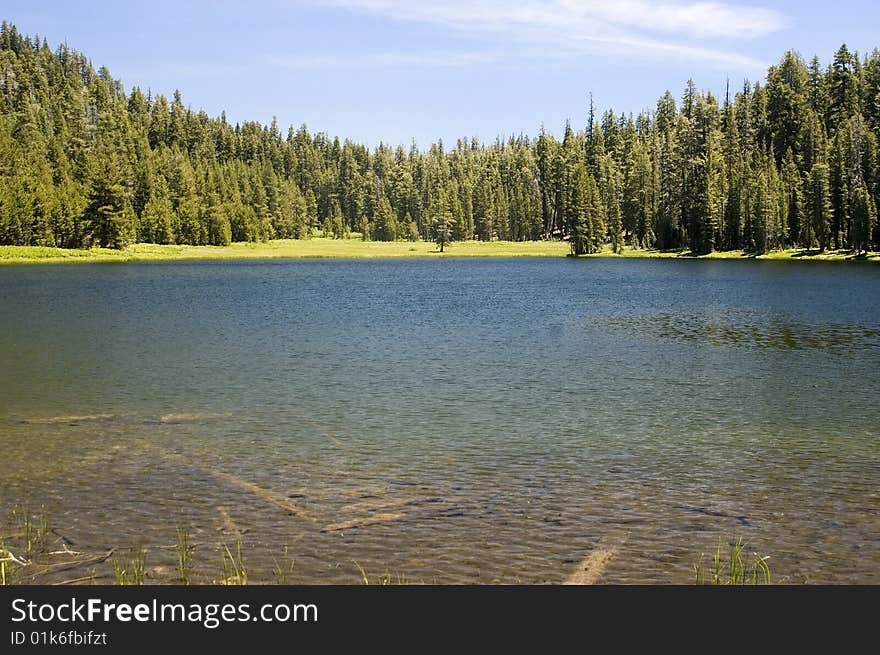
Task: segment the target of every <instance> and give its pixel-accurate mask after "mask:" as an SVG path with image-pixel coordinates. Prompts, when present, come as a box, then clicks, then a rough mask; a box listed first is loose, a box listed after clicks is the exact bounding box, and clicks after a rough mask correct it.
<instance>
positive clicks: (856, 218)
mask: <svg viewBox="0 0 880 655" xmlns="http://www.w3.org/2000/svg"><path fill="white" fill-rule="evenodd" d="M876 224H877V206H876V205H875V204H874V199H873V198H872V197H871V195H870V194H869V193H868V189H867V187H866V186H865V185H864V183H863V184H860V185H859V186H857V187H856V190H855V193H854V196H853V240H852V243H853V250H855V252H856V254H859V253H861V252H867V251H868V249H869V248H870V245H871V235H872V234H873V232H874V226H875V225H876Z"/></svg>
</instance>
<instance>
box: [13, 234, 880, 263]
mask: <svg viewBox="0 0 880 655" xmlns="http://www.w3.org/2000/svg"><path fill="white" fill-rule="evenodd" d="M569 252H570V251H569V247H568V243H567V242H564V241H522V242H515V241H457V242H453V243H451V244H447V245H446V247H445V250H444V252H442V253H441V252H440V251H439V249H438V247H437V245H436V244H434V243H431V242H426V241H416V242H411V241H390V242H389V241H362V240H360V239H358V238H351V239H331V238H324V237H317V238H313V239H308V240H292V239H289V240H276V241H267V242H262V243H250V242H246V243H233V244H232V245H230V246H176V245H168V246H161V245H156V244H152V243H138V244H134V245H132V246H129V247H128V248H126V249H124V250H112V249H109V248H92V249H89V250H74V249H66V248H50V247H45V246H0V264H27V263H40V264H46V263H65V262H131V261H161V260H192V259H282V258H292V259H300V258H404V257H564V256H565V255H567V254H569ZM585 257H623V258H692V257H693V256H692V255H691V254H690V253H689V252H687V251H681V250H671V251H659V250H639V249H634V248H626V249H624V251H623V252H622V253H619V254H615V253H614V252H612V251H611V249H610V247H606V248H605V249H604V250H602V251H600V252H598V253H594V254H591V255H585ZM700 259H762V260H783V261H784V260H791V261H797V260H810V261H849V260H867V261H874V262H877V261H880V253H876V252H875V253H870V254H869V255H868V256H865V255H861V256H859V257H856V256H855V255H853V253H851V252H849V251H826V252H824V253H819V252H818V251H815V250H814V251H809V252H807V251H804V250H801V249H792V250H782V251H774V252H770V253H767V254H764V255H758V256H753V255H749V254H747V253H744V252H742V251H740V250H734V251H726V252H713V253H711V254H709V255H703V256H700Z"/></svg>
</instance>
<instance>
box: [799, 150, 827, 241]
mask: <svg viewBox="0 0 880 655" xmlns="http://www.w3.org/2000/svg"><path fill="white" fill-rule="evenodd" d="M805 199H806V207H805V215H806V216H805V218H806V219H807V220H806V221H805V227H806V230H807V236H806V239H805V244H806V246H807V248H812V246H813V238H814V237H815V239H816V241H818V243H819V249H820V251H822V252H824V251H825V249H827V248H828V245H829V238H830V236H831V221H832V218H833V209H832V206H831V192H830V185H829V182H828V166H827V165H826V164H816V165H814V166H813V168H812V170H811V171H810V177H809V182H808V184H807V187H806V190H805Z"/></svg>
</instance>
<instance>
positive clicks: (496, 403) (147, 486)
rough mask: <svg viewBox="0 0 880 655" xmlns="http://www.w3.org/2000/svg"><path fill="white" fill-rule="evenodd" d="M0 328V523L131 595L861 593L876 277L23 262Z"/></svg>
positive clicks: (643, 267) (678, 268) (568, 268)
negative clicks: (267, 585) (133, 561)
mask: <svg viewBox="0 0 880 655" xmlns="http://www.w3.org/2000/svg"><path fill="white" fill-rule="evenodd" d="M0 324H2V330H0V367H2V369H0V431H2V434H3V453H4V458H3V462H4V465H3V466H2V467H0V501H2V503H0V504H2V508H3V512H4V514H6V515H9V514H10V512H12V511H13V510H14V509H16V508H18V510H17V511H21V510H22V509H28V510H31V511H34V512H36V511H37V510H38V509H39V510H40V511H45V513H46V514H47V515H48V516H49V518H50V521H51V525H52V527H53V529H54V532H53V533H52V539H53V540H57V545H58V546H61V545H63V544H67V547H68V548H69V549H72V550H75V551H77V552H80V553H103V552H106V551H107V550H108V549H110V548H114V547H115V548H119V549H122V548H128V547H132V546H143V547H144V549H145V551H146V565H147V569H148V581H153V582H175V580H176V564H175V562H176V553H175V551H174V544H175V541H176V531H177V529H178V528H182V529H185V530H187V531H188V532H189V535H190V542H191V543H192V544H193V545H194V546H195V548H194V552H193V565H192V579H193V580H194V581H196V582H211V581H215V580H218V579H219V578H220V577H221V576H220V569H221V567H220V560H221V555H220V550H219V548H220V545H221V544H226V545H228V546H229V547H230V549H233V548H234V545H235V544H236V543H238V542H241V544H242V553H243V556H244V559H245V561H246V565H247V567H248V570H249V576H250V579H251V581H253V582H256V581H264V582H271V581H272V580H273V574H272V570H273V567H274V566H275V564H276V562H278V561H285V560H283V558H284V557H285V555H284V551H285V547H286V548H287V553H288V555H287V556H288V557H289V559H291V560H293V561H294V573H293V575H292V576H291V579H290V581H292V582H295V583H359V582H360V580H361V573H360V570H359V567H360V568H363V570H364V571H365V572H366V573H367V574H368V575H369V577H370V578H371V579H374V578H378V577H379V576H381V575H385V574H388V575H389V576H390V577H391V578H392V579H393V580H404V581H409V582H429V583H434V582H436V583H559V582H563V581H565V580H567V579H569V577H570V576H572V575H573V574H575V573H576V572H577V571H582V570H583V568H584V564H583V562H585V561H586V562H587V566H594V567H598V568H597V569H596V570H595V571H594V573H595V575H594V576H593V577H594V578H595V579H596V581H600V582H608V583H688V582H691V581H692V580H693V565H694V564H695V563H696V562H697V561H698V559H699V558H700V555H701V553H702V554H704V555H705V558H706V560H708V559H711V554H712V552H713V551H714V549H715V546H716V545H717V544H718V542H719V539H720V540H723V542H724V543H725V547H726V544H727V543H729V542H730V541H731V540H732V539H734V538H735V537H737V536H742V537H743V538H744V540H746V541H747V542H748V544H749V547H748V549H747V550H748V551H749V552H751V551H753V550H754V551H757V552H759V553H761V554H766V555H770V557H771V559H770V560H769V563H770V565H771V569H772V571H773V575H774V581H787V582H813V583H868V584H877V583H880V443H878V436H880V425H878V415H880V412H878V401H880V377H878V371H880V267H877V266H873V265H859V264H857V263H848V264H838V265H832V264H821V263H816V262H809V263H796V262H755V261H726V260H725V261H705V260H701V261H695V260H614V259H588V260H574V259H570V258H558V259H467V260H463V259H445V260H265V261H247V262H245V261H224V262H183V263H181V262H168V263H161V262H157V263H148V264H147V263H145V264H133V263H130V264H81V265H66V266H57V265H56V266H15V267H0ZM6 518H8V517H6ZM8 522H9V523H10V525H11V524H12V523H14V518H10V519H9V521H8ZM12 529H14V526H13V527H8V529H7V531H9V530H12ZM597 554H598V556H597ZM94 575H95V580H96V581H97V582H112V580H113V574H112V568H111V567H110V566H109V562H108V563H105V564H103V565H101V566H96V567H95V571H94ZM62 577H63V576H62ZM68 577H71V576H70V574H68Z"/></svg>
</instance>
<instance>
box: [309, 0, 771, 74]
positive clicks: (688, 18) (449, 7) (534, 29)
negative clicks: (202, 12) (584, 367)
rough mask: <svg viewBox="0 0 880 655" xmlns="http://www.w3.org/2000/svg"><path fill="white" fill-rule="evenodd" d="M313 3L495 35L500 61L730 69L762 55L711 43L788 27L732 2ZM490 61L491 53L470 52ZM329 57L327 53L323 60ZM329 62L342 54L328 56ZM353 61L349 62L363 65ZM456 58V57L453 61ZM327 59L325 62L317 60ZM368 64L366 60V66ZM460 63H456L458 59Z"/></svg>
mask: <svg viewBox="0 0 880 655" xmlns="http://www.w3.org/2000/svg"><path fill="white" fill-rule="evenodd" d="M305 1H306V2H308V3H309V4H313V5H321V6H330V7H336V8H340V9H345V10H353V11H360V12H365V13H370V14H375V15H380V16H385V17H387V18H391V19H393V20H398V21H407V22H418V23H425V24H431V25H438V26H443V27H447V28H451V29H455V30H458V31H461V32H470V33H475V32H476V33H483V34H488V35H495V36H497V37H498V39H496V40H499V39H503V41H504V46H505V49H504V50H501V49H498V46H497V44H496V52H495V54H493V55H492V57H493V58H497V57H500V56H507V57H509V56H511V54H513V55H514V56H522V54H523V50H522V48H524V47H525V48H531V49H532V52H533V53H535V54H540V55H547V54H552V55H554V56H566V55H568V56H575V55H578V54H583V53H595V52H609V51H614V52H617V53H621V54H628V55H630V56H646V55H647V56H655V55H659V56H665V57H670V58H686V59H698V60H701V61H704V62H707V63H713V64H717V65H724V66H755V65H756V64H758V62H756V61H755V60H754V59H752V58H750V57H748V56H745V55H742V54H740V53H738V52H733V51H730V50H727V49H724V48H718V47H717V46H715V45H713V44H712V43H707V40H717V39H719V38H723V39H725V40H730V41H731V42H732V41H735V40H742V39H752V38H757V37H763V36H768V35H770V34H773V33H775V32H777V31H779V30H781V29H783V28H784V27H786V25H787V19H786V17H785V16H784V15H783V14H781V13H780V12H778V11H776V10H773V9H769V8H762V7H754V6H747V5H740V4H732V3H724V2H693V1H690V2H688V1H685V2H679V1H674V0H665V1H660V2H656V1H651V0H616V1H615V0H599V1H594V0H544V1H542V0H444V1H443V2H421V1H419V0H305ZM463 56H464V57H465V58H467V57H474V58H475V61H482V60H481V59H480V57H484V58H485V57H486V56H487V55H485V54H480V53H474V54H470V55H463ZM371 57H372V58H368V59H367V62H372V63H373V64H377V65H378V64H382V63H383V59H384V58H387V59H388V61H390V62H394V61H396V62H398V63H400V64H404V63H406V59H407V57H406V56H405V55H396V54H393V53H387V54H380V55H372V56H371ZM319 59H321V58H319ZM324 59H325V61H324V64H325V65H327V64H328V63H330V62H333V64H334V65H335V63H336V62H341V61H342V58H341V57H330V58H324ZM357 60H358V58H351V59H349V61H348V62H347V63H346V65H349V64H351V63H356V61H357ZM453 61H454V58H453ZM314 63H316V64H320V63H321V62H320V61H316V62H314ZM409 63H411V64H414V65H450V64H449V63H447V61H446V60H445V59H444V58H443V57H434V56H425V57H423V58H422V60H420V56H419V55H413V56H411V57H410V62H409ZM364 65H366V64H364ZM453 65H454V64H453Z"/></svg>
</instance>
